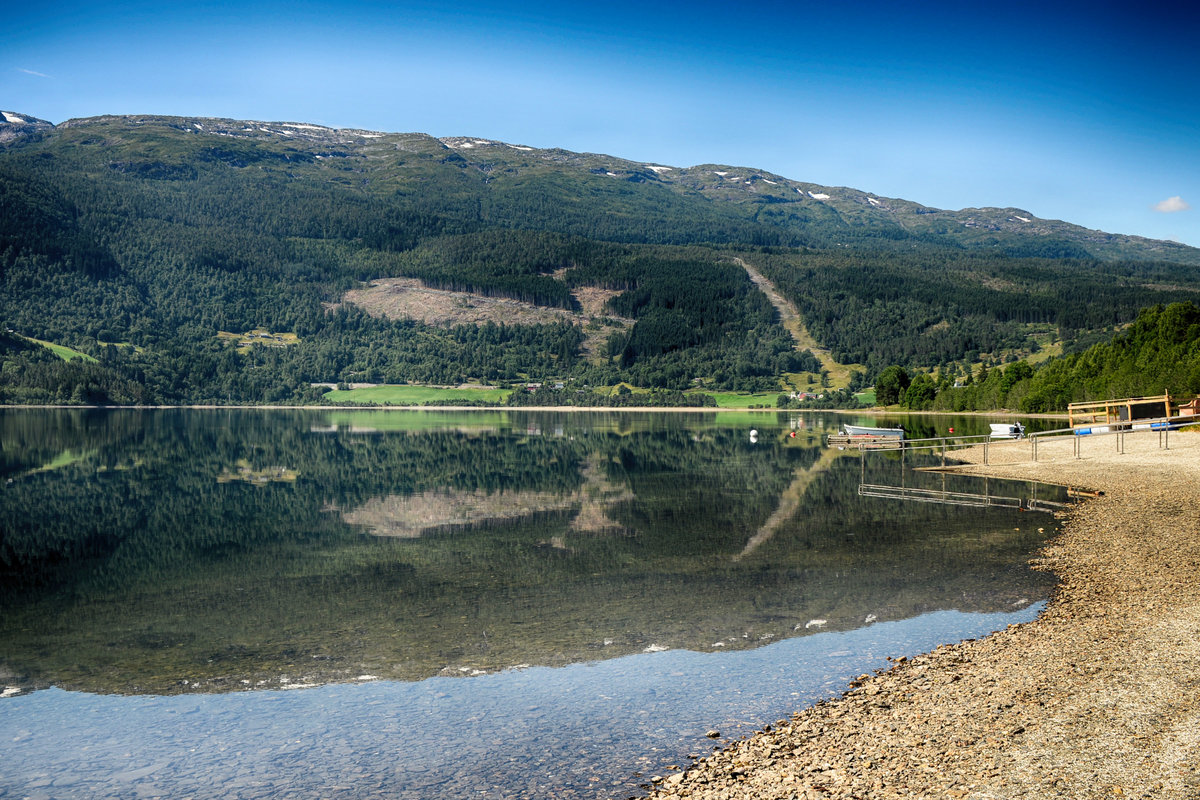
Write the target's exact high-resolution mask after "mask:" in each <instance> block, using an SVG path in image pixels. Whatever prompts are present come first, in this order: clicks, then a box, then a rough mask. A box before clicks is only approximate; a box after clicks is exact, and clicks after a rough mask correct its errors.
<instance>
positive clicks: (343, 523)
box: [0, 409, 1064, 798]
mask: <svg viewBox="0 0 1200 800" xmlns="http://www.w3.org/2000/svg"><path fill="white" fill-rule="evenodd" d="M952 424H954V425H955V426H956V427H957V428H958V429H959V430H963V431H969V426H970V425H971V424H976V425H980V426H983V425H986V422H984V421H972V420H969V419H967V420H962V421H957V420H956V421H953V423H952ZM837 425H838V420H837V418H836V417H832V416H822V415H796V414H791V415H787V414H761V413H760V414H754V415H748V414H741V415H738V414H726V413H712V414H708V413H705V414H652V415H635V414H610V413H576V414H548V413H532V412H530V413H517V412H471V413H461V414H451V413H446V412H436V413H433V412H364V413H362V414H357V413H354V412H344V411H338V412H328V411H315V410H314V411H311V412H308V411H304V412H299V411H297V412H279V411H270V412H268V411H263V410H254V409H238V410H228V411H211V412H209V411H203V412H201V411H75V410H53V411H50V410H24V409H22V410H17V409H5V410H0V443H2V445H3V447H2V448H0V473H2V474H0V478H3V486H4V488H3V491H2V492H0V519H3V521H4V528H3V532H2V534H0V536H2V538H0V604H2V607H3V608H4V612H5V613H4V614H3V615H0V686H2V687H3V688H4V692H5V695H6V696H5V698H4V699H2V700H0V729H2V730H4V731H5V732H6V733H12V738H11V743H10V746H9V749H10V753H11V754H12V756H13V758H12V759H9V763H10V765H11V764H13V763H17V762H19V763H20V764H21V767H20V769H19V770H17V771H15V772H14V771H11V770H10V771H9V776H8V777H5V778H3V779H0V794H4V793H5V792H6V791H9V790H12V791H14V792H17V793H18V794H28V793H29V792H30V791H40V790H41V789H42V788H45V787H47V786H50V785H51V784H53V787H54V789H55V792H51V794H57V795H58V796H63V797H98V796H106V795H107V796H113V797H116V796H122V794H123V793H124V792H127V790H128V789H129V787H130V786H131V785H132V784H133V783H137V784H138V786H139V787H141V788H142V789H144V792H142V793H145V792H153V791H158V790H162V791H163V792H165V793H167V794H191V795H194V796H196V797H218V796H226V795H225V794H224V792H225V790H227V789H230V787H234V788H236V787H244V786H245V785H248V784H246V783H245V782H246V781H251V782H252V783H254V785H256V786H259V787H266V788H263V789H262V791H266V792H269V795H270V796H272V797H289V796H294V797H315V796H324V797H329V796H346V797H362V796H381V797H393V798H404V797H428V796H431V795H430V792H433V793H434V794H436V796H439V797H446V798H455V797H463V798H465V797H469V796H479V793H480V791H483V790H486V791H488V792H489V793H490V794H489V796H496V797H526V798H532V797H539V796H550V795H551V794H553V795H554V796H556V797H574V796H578V797H600V796H610V795H617V794H622V793H624V794H628V793H629V791H636V784H637V783H638V782H639V780H638V779H637V778H636V777H635V776H633V772H635V771H636V770H638V769H639V765H645V766H646V768H647V769H649V768H651V766H652V765H654V764H660V765H661V763H671V762H676V761H679V760H681V759H682V758H683V755H684V754H686V752H687V751H688V750H690V749H695V748H697V747H700V746H702V745H703V744H704V743H705V741H706V740H704V739H703V731H704V730H706V728H707V726H709V725H712V724H721V725H726V726H728V725H734V726H735V728H736V727H737V726H741V727H742V728H744V727H745V726H746V725H751V726H752V727H753V726H761V725H762V724H766V723H767V722H773V721H774V720H775V719H777V718H778V717H779V716H782V715H786V714H787V713H788V712H790V710H792V709H794V708H797V707H800V706H802V705H804V704H806V703H810V702H813V701H814V700H816V699H819V698H821V697H826V696H829V695H830V694H834V693H836V692H837V690H838V688H839V687H841V686H844V685H845V681H846V680H847V679H848V678H849V677H850V676H851V675H852V674H857V673H858V672H861V671H863V670H866V669H871V668H873V667H876V666H881V665H882V664H883V663H884V661H883V659H884V657H885V656H888V655H899V654H904V653H913V652H918V651H920V650H925V649H929V648H931V647H934V646H936V645H937V644H939V643H941V642H945V641H954V640H957V639H960V638H963V637H966V636H976V635H981V634H982V633H986V632H987V631H988V630H992V629H994V628H995V627H1001V626H1003V625H1004V624H1007V623H1009V622H1012V621H1017V620H1019V619H1028V618H1030V617H1031V616H1032V615H1033V614H1034V613H1036V608H1037V607H1038V606H1037V603H1038V601H1039V600H1040V599H1042V598H1044V597H1045V595H1046V592H1047V589H1048V586H1049V583H1050V578H1049V577H1048V576H1046V575H1045V574H1042V573H1036V572H1032V571H1030V570H1029V569H1028V568H1027V566H1026V564H1027V560H1028V558H1029V557H1030V556H1031V555H1032V553H1033V552H1034V550H1035V549H1036V548H1037V547H1038V546H1039V545H1040V543H1041V542H1042V541H1043V540H1044V538H1045V537H1046V536H1048V535H1049V533H1050V532H1051V531H1052V530H1053V527H1054V519H1053V517H1052V516H1050V515H1044V514H1040V515H1030V514H1028V513H1026V512H1024V511H1022V510H1021V509H1017V508H1011V509H1005V508H958V507H952V506H945V505H938V504H932V503H927V502H922V503H903V502H901V503H897V502H894V501H892V500H887V499H878V498H875V497H869V496H860V487H861V486H864V485H867V486H877V487H878V486H884V487H886V486H897V485H898V486H901V487H903V488H904V489H905V491H906V492H908V491H909V490H910V489H911V488H912V487H918V488H919V487H921V486H922V485H926V488H928V489H930V490H932V491H935V492H941V493H943V495H945V493H947V492H956V493H962V494H964V495H965V494H970V493H975V494H979V493H980V492H979V491H978V487H975V486H974V484H973V482H972V481H971V480H970V479H966V478H961V477H954V476H931V475H928V474H921V473H915V472H912V471H911V467H912V466H914V465H919V463H920V460H919V459H916V460H914V459H913V457H912V456H911V455H910V456H906V457H903V458H902V457H900V454H898V453H895V452H891V453H886V452H881V453H877V454H870V455H868V456H867V457H866V458H860V457H859V456H858V455H857V454H849V453H847V452H844V451H837V450H832V449H828V448H824V447H822V442H821V438H822V433H823V432H825V431H826V430H834V429H836V427H837ZM751 427H754V428H756V429H757V430H758V431H759V435H758V437H757V441H755V442H752V441H751V440H750V437H749V436H748V435H747V433H748V431H749V429H750V428H751ZM793 430H794V431H795V432H796V433H797V435H796V436H795V437H793V436H791V435H790V434H791V433H792V431H793ZM1034 493H1036V494H1037V496H1038V497H1039V498H1041V499H1043V500H1046V501H1051V502H1055V501H1057V500H1061V499H1064V498H1062V497H1061V495H1062V494H1064V492H1063V490H1059V489H1049V488H1046V487H1037V488H1036V489H1035V488H1034V487H1031V486H1030V485H1028V484H1013V483H1010V482H997V481H993V482H991V484H989V486H988V488H987V492H986V494H987V495H988V496H989V497H990V496H992V495H995V496H1008V497H1024V496H1030V495H1032V494H1034ZM1055 493H1057V494H1055ZM1035 516H1036V520H1035V519H1034V517H1035ZM964 612H969V613H964ZM568 665H571V666H568ZM545 667H555V668H558V669H550V670H547V669H544V668H545ZM462 676H468V677H466V678H464V677H462ZM469 676H478V677H473V678H472V677H469ZM451 677H453V678H454V679H453V680H449V678H451ZM51 686H53V687H58V688H56V689H54V690H52V691H35V690H39V689H45V688H46V687H51ZM317 686H321V687H322V688H320V689H316V688H312V689H309V690H308V691H306V692H303V693H299V694H296V693H292V692H285V693H280V692H278V691H272V690H277V689H283V688H298V687H317ZM556 687H557V688H556ZM63 689H67V690H74V691H62V690H63ZM247 690H258V691H247ZM30 692H32V693H30ZM80 692H87V693H91V694H81V693H80ZM492 693H494V694H492ZM14 695H15V696H14ZM164 696H169V697H164ZM220 697H224V698H226V699H218V698H220ZM284 697H287V698H293V697H294V698H296V699H294V700H293V699H288V700H284V699H282V698H284ZM539 697H540V698H542V699H540V700H535V699H534V698H539ZM446 698H452V699H453V701H454V704H453V707H451V706H452V704H451V703H450V701H449V700H447V699H446ZM180 704H182V705H180ZM380 704H382V705H380ZM343 707H346V708H347V711H346V712H345V713H342V712H341V711H340V710H339V709H341V708H343ZM90 711H95V712H96V713H95V714H93V715H91V716H89V712H90ZM184 712H186V713H187V714H189V715H192V716H188V717H187V719H186V720H184V719H183V718H182V717H179V716H178V715H179V714H183V713H184ZM297 715H300V716H297ZM88 720H92V721H93V722H94V723H95V724H93V722H88ZM118 720H120V721H118ZM177 720H180V722H179V723H178V724H177ZM301 720H302V721H301ZM722 720H726V722H722ZM184 722H186V724H183V723H184ZM126 723H128V724H126ZM414 729H420V731H419V732H418V733H419V734H420V735H417V736H416V737H415V738H416V739H419V740H420V741H421V744H420V745H419V746H418V745H417V744H415V743H414V742H413V736H412V735H411V734H412V733H413V732H414ZM381 731H383V732H386V731H392V732H393V733H394V735H397V736H399V735H403V734H404V733H408V734H410V735H409V736H408V737H407V744H406V747H405V748H404V750H405V752H406V753H407V755H406V756H404V757H401V756H400V755H398V754H397V752H396V750H395V748H390V749H389V748H384V749H379V748H380V746H381V744H382V742H383V741H384V740H381V739H380V738H379V737H380V736H381V735H383V734H382V733H381ZM472 731H474V732H475V733H477V734H478V736H476V735H475V734H473V733H472ZM487 731H492V733H491V734H487V733H486V732H487ZM281 736H282V737H284V739H285V740H286V741H289V742H293V743H294V744H290V745H288V748H287V750H288V753H290V754H291V755H294V756H295V758H294V761H295V763H294V765H293V766H290V767H289V766H287V764H288V763H291V762H290V761H286V760H285V761H284V762H275V761H271V762H270V763H266V762H264V763H259V762H258V761H255V758H257V757H254V756H253V753H260V754H261V753H264V752H273V750H272V747H274V745H272V744H271V742H272V741H276V740H277V739H279V737H281ZM489 736H490V738H489ZM65 737H66V738H71V741H72V742H74V744H73V745H71V746H70V747H65V746H62V745H61V744H59V743H60V742H63V741H66V738H65ZM197 737H199V738H197ZM264 737H266V738H264ZM479 737H483V738H482V739H481V738H479ZM385 738H387V737H385ZM280 741H282V740H280ZM215 742H223V743H227V742H234V743H236V746H235V747H233V748H230V747H229V745H228V744H222V745H221V746H220V747H215V745H214V744H213V743H215ZM75 745H78V747H77V748H76V749H72V748H75ZM114 748H115V749H114ZM214 748H215V749H214ZM372 748H374V749H372ZM472 748H474V749H472ZM109 750H112V752H111V753H109ZM118 750H119V751H120V753H125V754H126V755H125V756H120V754H119V753H118V752H117V751H118ZM84 751H86V752H88V753H89V754H90V755H89V758H88V762H87V766H86V767H84V766H83V763H84V762H82V761H81V760H80V757H79V756H77V755H73V754H77V753H80V752H84ZM367 751H370V752H374V753H377V754H378V755H379V760H378V763H376V761H372V760H371V758H368V757H367V756H366V755H364V754H365V753H366V752H367ZM130 753H134V754H137V759H135V760H139V763H141V761H147V760H149V762H152V763H149V762H148V763H146V764H144V765H142V766H140V767H134V766H130V765H129V763H128V761H127V759H128V757H129V755H128V754H130ZM464 754H466V755H470V757H471V759H472V760H473V762H475V765H474V766H473V767H472V768H471V770H470V771H466V772H464V770H463V766H462V760H463V758H464V757H465V755H464ZM110 756H111V757H110ZM290 757H291V756H289V758H290ZM14 759H15V760H14ZM114 759H115V760H114ZM122 759H126V760H122ZM664 760H665V762H664ZM165 764H171V765H173V766H172V768H171V769H170V770H166V768H165V767H164V766H163V765H165ZM439 764H441V765H443V766H444V768H443V767H439V766H437V765H439ZM176 767H178V768H179V769H182V770H183V772H179V771H178V770H177V769H176ZM188 769H191V770H193V771H194V775H195V776H197V777H196V781H191V782H189V779H188V778H187V774H188V772H187V770H188ZM144 770H150V771H149V772H145V771H144ZM168 774H170V775H171V781H172V782H171V783H170V784H169V785H166V784H164V783H163V776H166V775H168ZM46 776H51V777H46ZM131 776H132V777H131ZM222 776H223V777H222ZM247 776H252V777H247ZM456 776H458V777H456ZM464 776H467V777H464ZM47 781H49V783H47ZM530 781H533V783H529V782H530ZM597 782H599V783H597ZM155 787H157V788H155ZM206 787H207V788H206ZM337 787H341V789H337ZM481 787H482V789H481ZM342 789H344V791H342ZM248 796H249V795H248Z"/></svg>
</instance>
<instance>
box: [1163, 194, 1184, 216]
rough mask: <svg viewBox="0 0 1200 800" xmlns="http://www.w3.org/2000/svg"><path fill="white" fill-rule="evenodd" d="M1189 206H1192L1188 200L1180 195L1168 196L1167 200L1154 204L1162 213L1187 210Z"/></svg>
mask: <svg viewBox="0 0 1200 800" xmlns="http://www.w3.org/2000/svg"><path fill="white" fill-rule="evenodd" d="M1189 208H1191V206H1190V205H1188V204H1187V202H1186V201H1185V200H1184V199H1183V198H1182V197H1180V196H1179V195H1175V196H1174V197H1168V198H1167V199H1166V200H1163V201H1162V202H1161V203H1156V204H1155V206H1154V210H1155V211H1157V212H1159V213H1160V214H1174V213H1175V212H1176V211H1187V210H1188V209H1189Z"/></svg>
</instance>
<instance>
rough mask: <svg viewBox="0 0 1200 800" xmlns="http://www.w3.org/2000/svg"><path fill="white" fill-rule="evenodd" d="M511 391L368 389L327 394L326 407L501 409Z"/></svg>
mask: <svg viewBox="0 0 1200 800" xmlns="http://www.w3.org/2000/svg"><path fill="white" fill-rule="evenodd" d="M510 394H512V390H511V389H484V388H480V389H450V388H441V387H437V386H407V385H402V386H371V387H368V388H364V389H349V390H341V389H335V390H333V391H331V392H326V393H325V397H324V400H325V402H327V403H374V404H377V405H381V406H425V405H430V404H432V403H437V404H441V405H448V406H452V405H458V404H461V403H463V402H470V403H480V402H482V403H489V404H492V405H502V404H503V403H504V401H505V400H507V399H508V396H509V395H510Z"/></svg>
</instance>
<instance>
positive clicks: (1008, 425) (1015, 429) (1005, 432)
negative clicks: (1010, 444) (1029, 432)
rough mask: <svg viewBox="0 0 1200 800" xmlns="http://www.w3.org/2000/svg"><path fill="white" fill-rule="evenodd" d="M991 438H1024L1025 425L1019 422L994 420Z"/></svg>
mask: <svg viewBox="0 0 1200 800" xmlns="http://www.w3.org/2000/svg"><path fill="white" fill-rule="evenodd" d="M990 424H991V427H992V432H991V435H990V436H989V437H988V438H990V439H1024V438H1025V426H1024V425H1022V424H1021V423H1019V422H993V423H990Z"/></svg>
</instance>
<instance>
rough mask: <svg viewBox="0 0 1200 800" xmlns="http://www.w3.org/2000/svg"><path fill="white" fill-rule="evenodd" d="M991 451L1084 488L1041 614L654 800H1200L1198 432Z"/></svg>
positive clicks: (878, 681) (794, 725) (785, 731)
mask: <svg viewBox="0 0 1200 800" xmlns="http://www.w3.org/2000/svg"><path fill="white" fill-rule="evenodd" d="M1124 438H1125V442H1124V448H1123V449H1124V452H1123V453H1122V452H1118V449H1119V448H1118V443H1117V442H1116V441H1115V439H1114V438H1112V437H1108V438H1103V439H1101V438H1098V439H1096V440H1094V441H1086V442H1081V443H1080V444H1081V447H1082V450H1081V452H1082V458H1078V459H1077V458H1076V457H1075V455H1074V452H1073V449H1072V445H1073V442H1072V441H1071V440H1069V439H1066V440H1062V441H1047V442H1043V443H1042V444H1041V445H1040V447H1039V452H1038V457H1039V458H1038V462H1037V463H1034V462H1033V461H1032V459H1031V451H1030V447H1029V444H1028V443H1027V442H1011V443H1005V444H1004V445H997V444H993V445H992V446H991V448H990V458H989V461H990V466H988V467H984V466H982V465H981V464H980V463H978V462H981V461H982V458H983V454H982V453H981V452H968V453H966V454H965V455H964V458H965V459H967V460H968V461H972V462H976V463H975V464H974V465H972V466H967V467H963V468H961V469H962V470H963V471H967V472H973V473H977V474H987V475H993V476H1000V477H1012V478H1020V479H1034V480H1041V481H1045V482H1051V483H1062V484H1067V485H1070V486H1075V487H1086V488H1088V489H1092V490H1098V491H1101V492H1103V495H1102V496H1100V497H1097V498H1095V499H1090V500H1087V501H1086V502H1084V503H1081V504H1080V505H1078V506H1076V507H1075V508H1073V509H1072V510H1071V511H1069V512H1066V522H1065V526H1064V529H1063V532H1062V533H1061V534H1060V535H1059V536H1057V537H1055V539H1053V540H1052V541H1051V542H1050V543H1049V544H1048V545H1047V547H1046V548H1044V550H1043V552H1042V553H1041V555H1040V556H1039V558H1038V559H1037V560H1036V562H1035V567H1036V568H1038V569H1049V570H1053V571H1054V572H1055V573H1056V574H1057V575H1058V576H1059V578H1060V579H1061V581H1062V582H1061V584H1060V585H1059V587H1058V588H1057V590H1056V592H1055V594H1054V596H1053V598H1052V599H1051V601H1050V603H1049V604H1048V606H1047V608H1046V609H1045V611H1044V612H1043V613H1042V614H1041V616H1040V617H1039V618H1038V619H1037V620H1035V621H1034V622H1031V623H1028V624H1025V625H1016V626H1010V627H1009V628H1008V629H1006V630H1003V631H999V632H997V633H995V634H993V635H991V636H989V637H987V638H985V639H981V640H977V641H967V642H963V643H960V644H955V645H948V646H944V647H940V648H938V649H937V650H935V651H934V652H932V653H929V654H926V655H923V656H920V657H917V658H913V659H911V660H906V659H900V660H899V661H897V662H896V663H894V664H893V665H892V667H891V668H890V669H888V670H886V671H884V672H881V673H880V674H877V675H864V676H861V677H860V678H859V679H858V680H856V681H854V682H852V683H851V685H850V687H849V688H848V691H847V692H846V693H845V694H844V695H843V696H842V697H841V698H840V699H836V700H832V701H828V702H824V703H821V704H819V705H817V706H815V707H813V708H809V709H806V710H804V711H801V712H799V713H797V714H795V715H794V716H793V717H792V718H791V719H789V720H781V721H780V722H779V723H778V724H777V725H773V726H769V727H768V728H767V729H766V730H764V731H762V732H759V733H757V734H755V735H754V736H752V737H750V738H748V739H744V740H740V741H738V742H736V743H734V744H732V745H730V746H728V747H726V748H725V749H722V750H718V751H716V752H714V753H713V754H712V755H711V756H709V757H708V758H706V759H703V760H701V761H699V762H698V763H697V764H696V765H694V766H693V767H692V768H691V769H688V770H686V771H684V772H678V773H674V774H671V775H670V776H669V777H666V778H664V779H661V780H660V782H659V784H658V785H657V787H656V788H655V789H654V791H653V792H652V794H651V796H652V797H655V798H695V799H696V800H735V799H736V800H758V799H760V798H761V799H763V800H766V799H767V798H769V799H770V800H783V799H784V798H870V799H871V800H888V799H890V798H899V797H946V798H977V799H979V800H982V799H983V798H989V799H990V798H1050V797H1063V798H1110V799H1111V798H1120V797H1139V798H1173V799H1174V798H1179V799H1180V800H1183V799H1184V798H1193V799H1195V798H1200V434H1198V433H1193V432H1181V433H1172V434H1171V435H1170V438H1169V440H1168V441H1167V445H1168V448H1169V449H1163V448H1162V442H1161V440H1160V439H1159V437H1158V435H1157V434H1154V433H1145V434H1138V435H1133V434H1131V435H1127V436H1126V437H1124Z"/></svg>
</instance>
